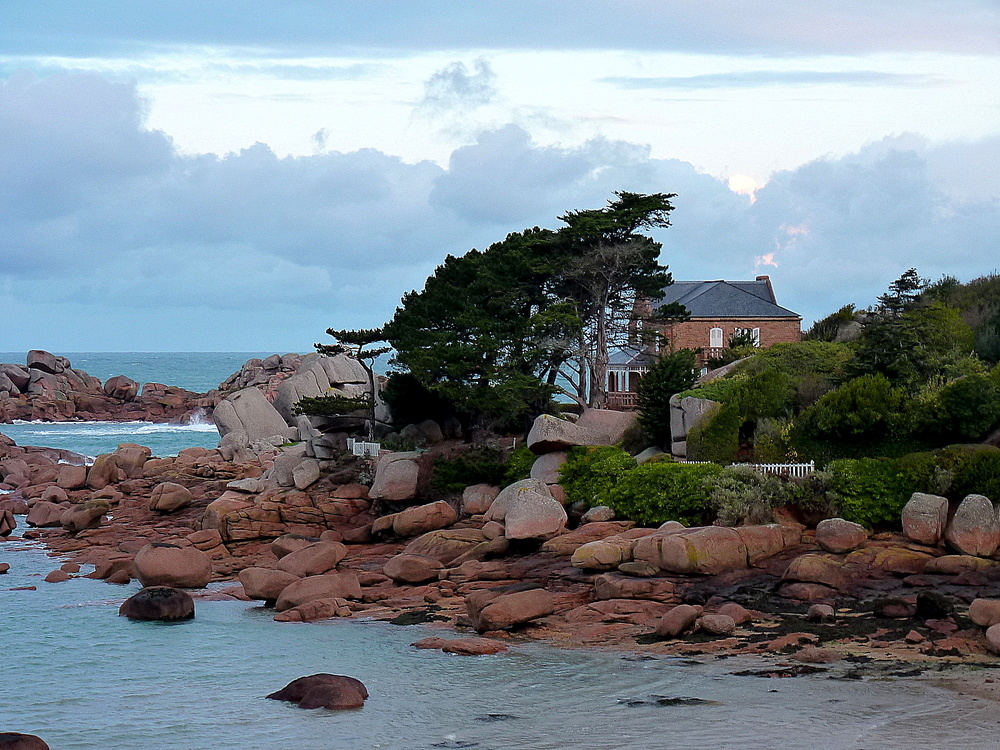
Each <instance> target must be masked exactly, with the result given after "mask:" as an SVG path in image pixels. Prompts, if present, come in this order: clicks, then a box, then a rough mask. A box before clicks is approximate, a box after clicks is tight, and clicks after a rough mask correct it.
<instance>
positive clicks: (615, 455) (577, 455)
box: [559, 445, 636, 507]
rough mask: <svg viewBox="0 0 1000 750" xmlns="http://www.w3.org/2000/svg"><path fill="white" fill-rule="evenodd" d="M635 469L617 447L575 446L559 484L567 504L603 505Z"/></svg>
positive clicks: (629, 457)
mask: <svg viewBox="0 0 1000 750" xmlns="http://www.w3.org/2000/svg"><path fill="white" fill-rule="evenodd" d="M635 468H636V462H635V459H634V458H632V456H630V455H629V454H628V453H626V452H625V451H624V450H622V449H621V448H618V447H617V446H613V445H601V446H576V447H573V448H570V449H569V450H568V451H567V452H566V463H565V464H563V466H562V470H561V471H560V474H559V484H560V485H562V488H563V489H564V490H565V491H566V499H567V501H568V502H569V503H570V504H574V503H586V505H588V506H591V507H592V506H595V505H605V504H606V503H607V497H608V493H610V492H611V490H612V489H613V488H614V487H615V485H616V484H618V481H619V480H620V479H621V478H622V476H624V475H625V473H626V472H628V471H630V470H632V469H635Z"/></svg>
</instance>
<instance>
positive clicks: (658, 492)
mask: <svg viewBox="0 0 1000 750" xmlns="http://www.w3.org/2000/svg"><path fill="white" fill-rule="evenodd" d="M720 471H722V467H720V466H716V465H715V464H680V463H670V462H665V461H661V462H654V463H645V464H642V465H641V466H637V467H636V468H634V469H631V470H630V471H628V472H626V473H625V474H624V475H622V477H620V478H619V480H618V483H617V484H616V485H615V487H614V488H613V489H612V490H611V491H610V492H609V493H608V494H607V496H606V504H607V505H609V506H610V507H612V508H614V509H615V512H616V513H618V515H620V516H622V517H624V518H631V519H633V520H635V521H638V522H639V523H641V524H645V525H655V524H661V523H664V522H666V521H680V522H681V523H683V524H685V525H687V526H698V525H701V524H703V523H706V522H708V521H710V520H711V517H712V509H711V506H710V505H709V501H708V490H707V489H706V488H705V479H707V478H708V477H710V476H714V475H716V474H718V473H719V472H720Z"/></svg>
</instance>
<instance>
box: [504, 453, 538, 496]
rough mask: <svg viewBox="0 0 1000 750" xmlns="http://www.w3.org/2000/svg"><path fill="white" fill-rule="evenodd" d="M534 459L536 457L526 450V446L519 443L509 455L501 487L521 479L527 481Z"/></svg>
mask: <svg viewBox="0 0 1000 750" xmlns="http://www.w3.org/2000/svg"><path fill="white" fill-rule="evenodd" d="M536 458H538V456H536V455H535V454H534V453H532V452H531V451H530V450H528V444H527V443H521V445H519V446H518V447H517V448H515V449H514V452H513V453H511V454H510V459H509V460H508V461H507V470H506V471H505V472H504V475H503V485H504V486H507V485H508V484H514V482H520V481H521V480H522V479H527V478H528V477H529V476H531V465H532V464H533V463H535V459H536Z"/></svg>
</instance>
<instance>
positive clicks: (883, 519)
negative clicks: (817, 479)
mask: <svg viewBox="0 0 1000 750" xmlns="http://www.w3.org/2000/svg"><path fill="white" fill-rule="evenodd" d="M828 468H829V470H830V473H831V475H832V477H831V482H830V490H831V491H830V498H831V500H833V502H834V503H835V504H836V506H837V508H838V510H839V511H840V515H841V516H842V517H843V518H846V519H847V520H848V521H854V522H855V523H860V524H862V525H863V526H867V527H869V528H872V527H874V526H875V525H876V524H891V525H892V526H894V527H897V528H898V527H899V524H900V516H901V514H902V511H903V506H904V505H906V503H907V501H908V500H909V499H910V496H911V495H912V494H913V493H914V492H916V491H918V490H919V489H920V487H919V485H917V484H916V482H914V480H913V479H911V478H909V477H908V476H907V475H906V474H905V473H904V472H903V471H901V470H900V468H899V466H898V463H897V462H896V461H894V460H888V459H877V458H860V459H841V460H839V461H833V462H831V463H830V465H829V467H828Z"/></svg>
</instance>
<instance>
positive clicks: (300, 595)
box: [274, 571, 361, 612]
mask: <svg viewBox="0 0 1000 750" xmlns="http://www.w3.org/2000/svg"><path fill="white" fill-rule="evenodd" d="M360 598H361V584H360V583H359V582H358V576H357V574H356V573H354V572H352V571H344V572H342V573H325V574H323V575H318V576H309V577H308V578H300V579H299V580H298V581H295V582H294V583H291V584H289V585H288V586H286V587H285V589H284V590H283V591H282V592H281V594H280V596H278V599H277V601H276V602H275V604H274V608H275V609H276V610H278V611H279V612H284V611H285V610H286V609H292V608H293V607H298V606H300V605H302V604H307V603H308V602H312V601H316V600H317V599H360Z"/></svg>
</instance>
